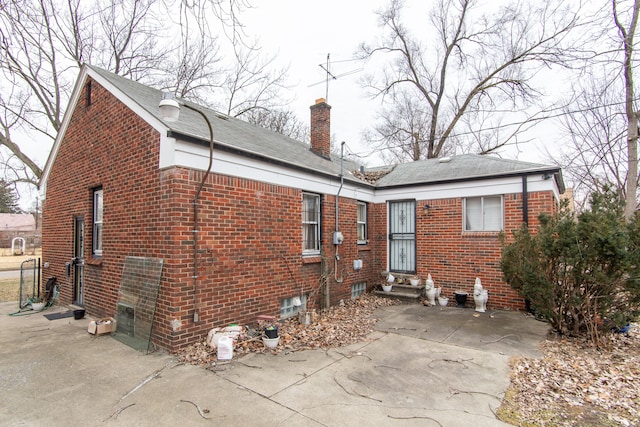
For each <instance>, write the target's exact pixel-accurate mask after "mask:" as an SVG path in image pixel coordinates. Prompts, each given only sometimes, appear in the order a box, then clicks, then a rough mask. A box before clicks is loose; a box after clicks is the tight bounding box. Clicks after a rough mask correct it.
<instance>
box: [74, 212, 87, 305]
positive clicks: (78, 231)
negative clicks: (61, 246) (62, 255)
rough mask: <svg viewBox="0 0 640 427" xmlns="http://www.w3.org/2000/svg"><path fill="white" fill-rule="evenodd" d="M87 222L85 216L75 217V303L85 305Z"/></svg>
mask: <svg viewBox="0 0 640 427" xmlns="http://www.w3.org/2000/svg"><path fill="white" fill-rule="evenodd" d="M84 236H85V223H84V217H83V216H76V217H74V218H73V258H72V263H71V264H72V265H73V303H74V304H75V305H78V306H80V307H83V306H84V291H85V289H84V249H85V248H84V243H85V238H84Z"/></svg>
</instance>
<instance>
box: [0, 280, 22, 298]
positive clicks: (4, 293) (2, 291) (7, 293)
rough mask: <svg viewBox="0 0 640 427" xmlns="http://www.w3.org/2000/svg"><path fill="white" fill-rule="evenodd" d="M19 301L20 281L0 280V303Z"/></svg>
mask: <svg viewBox="0 0 640 427" xmlns="http://www.w3.org/2000/svg"><path fill="white" fill-rule="evenodd" d="M18 299H20V279H19V278H14V279H0V302H10V301H18Z"/></svg>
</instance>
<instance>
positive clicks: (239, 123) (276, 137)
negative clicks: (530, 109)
mask: <svg viewBox="0 0 640 427" xmlns="http://www.w3.org/2000/svg"><path fill="white" fill-rule="evenodd" d="M89 68H90V69H91V70H93V71H94V72H96V73H98V74H99V75H101V76H102V77H104V78H105V79H107V80H108V81H109V82H110V83H112V84H113V85H114V86H115V87H117V88H118V89H120V90H121V91H122V92H123V93H125V94H126V95H127V96H129V97H130V98H131V99H132V100H133V101H134V102H135V103H137V104H138V105H139V106H140V107H142V108H143V109H145V110H146V111H147V112H148V113H150V114H151V115H153V116H155V117H156V118H157V119H158V120H162V118H161V117H160V112H159V109H158V103H159V102H160V100H161V99H162V92H161V91H160V90H158V89H154V88H151V87H149V86H146V85H143V84H141V83H138V82H134V81H132V80H129V79H126V78H124V77H121V76H118V75H116V74H113V73H110V72H107V71H104V70H102V69H100V68H97V67H93V66H89ZM190 104H191V105H193V106H195V107H196V108H198V109H199V110H201V111H203V112H204V113H205V114H206V116H207V117H208V118H209V120H210V121H211V125H212V127H213V132H214V141H215V143H216V144H217V145H218V146H224V147H227V148H230V149H234V150H238V151H240V152H243V153H246V154H248V155H251V156H258V157H261V158H265V159H267V160H272V161H277V162H280V163H284V164H287V165H290V166H292V167H296V168H303V169H306V170H309V171H312V172H316V173H322V174H327V175H331V176H336V177H338V176H339V174H340V159H339V158H337V157H335V156H334V157H332V159H331V160H328V159H325V158H323V157H320V156H318V155H316V154H314V153H313V152H311V151H310V149H309V145H308V144H306V143H303V142H300V141H296V140H294V139H291V138H288V137H286V136H284V135H281V134H279V133H276V132H273V131H270V130H268V129H264V128H262V127H259V126H256V125H253V124H250V123H247V122H245V121H243V120H240V119H236V118H233V117H229V116H226V115H224V114H221V113H218V112H216V111H214V110H212V109H209V108H207V107H203V106H200V105H196V104H193V103H190ZM165 124H166V125H167V127H169V128H170V130H171V132H172V133H176V134H180V135H184V136H188V137H194V138H196V139H199V140H202V141H208V140H209V130H208V128H207V126H206V124H205V122H204V120H202V117H200V116H199V115H198V114H197V113H196V112H194V111H191V110H189V109H187V108H182V109H181V111H180V119H179V120H178V121H177V122H165ZM358 169H359V165H358V164H357V163H355V162H351V161H348V162H347V161H345V164H344V175H345V180H349V181H353V182H359V183H362V184H364V185H367V184H366V181H364V180H361V179H358V178H357V177H354V176H352V175H351V173H350V171H356V170H358ZM380 169H383V168H372V169H371V170H380ZM389 169H391V172H390V173H388V174H387V175H385V176H384V177H382V178H381V179H379V180H378V181H377V182H376V184H375V186H376V187H377V188H381V187H382V188H384V187H397V186H406V185H419V184H436V183H441V182H447V181H462V180H473V179H482V178H494V177H499V176H508V175H522V174H530V173H536V172H540V173H553V174H557V175H556V180H557V182H558V185H559V187H560V188H561V189H563V188H564V184H563V182H562V177H561V175H560V173H559V172H560V168H559V167H557V166H549V165H543V164H538V163H528V162H521V161H516V160H506V159H500V158H497V157H493V156H480V155H473V154H467V155H461V156H454V157H451V159H450V161H448V162H443V161H442V160H441V159H430V160H423V161H417V162H410V163H404V164H399V165H396V166H393V167H389ZM561 191H562V190H561Z"/></svg>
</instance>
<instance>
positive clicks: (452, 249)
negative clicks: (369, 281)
mask: <svg viewBox="0 0 640 427" xmlns="http://www.w3.org/2000/svg"><path fill="white" fill-rule="evenodd" d="M425 203H427V204H428V205H429V209H427V210H425V209H424V205H425ZM528 203H529V227H530V228H531V229H532V230H535V229H536V227H537V226H538V223H539V222H538V215H539V214H540V213H542V212H546V213H551V212H552V211H553V210H554V208H555V206H556V202H555V199H554V196H553V194H552V192H550V191H549V192H533V193H529V198H528ZM462 206H463V202H462V199H461V198H455V199H440V200H428V201H418V202H417V203H416V223H417V226H416V228H417V229H416V239H417V240H416V245H417V268H418V275H419V276H421V277H423V278H426V276H427V274H429V273H430V274H431V275H432V277H433V280H434V282H435V284H436V286H439V287H442V288H443V289H442V292H443V293H444V294H445V295H446V296H449V297H453V293H454V292H455V291H458V290H461V291H466V292H468V293H469V296H470V297H471V295H472V293H473V285H474V283H475V278H476V277H480V279H481V281H482V285H483V287H484V288H485V289H487V290H488V291H489V301H488V305H489V307H490V308H508V309H522V308H524V302H523V301H522V299H521V298H520V297H519V296H518V294H517V293H516V292H515V291H514V290H513V289H512V288H511V286H509V284H507V283H505V282H504V281H503V280H502V272H501V270H500V257H501V250H502V243H501V242H500V234H499V233H492V232H463V231H462V224H463V223H462V209H463V208H462ZM375 209H376V221H375V226H376V233H375V234H376V236H377V241H376V251H378V252H379V256H378V258H379V259H380V264H381V265H383V266H384V265H386V257H387V253H386V247H387V246H386V241H385V240H386V215H387V209H386V204H379V205H377V206H376V208H375ZM504 209H505V230H506V231H505V233H504V236H505V237H506V238H507V240H509V239H511V238H512V232H513V231H515V230H517V229H518V228H520V226H521V225H522V223H523V220H522V195H521V194H507V195H505V196H504Z"/></svg>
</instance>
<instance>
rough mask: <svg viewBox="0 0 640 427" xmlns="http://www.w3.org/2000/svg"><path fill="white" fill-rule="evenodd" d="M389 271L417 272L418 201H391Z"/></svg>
mask: <svg viewBox="0 0 640 427" xmlns="http://www.w3.org/2000/svg"><path fill="white" fill-rule="evenodd" d="M389 271H394V272H397V273H415V272H416V202H415V200H403V201H396V202H389Z"/></svg>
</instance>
